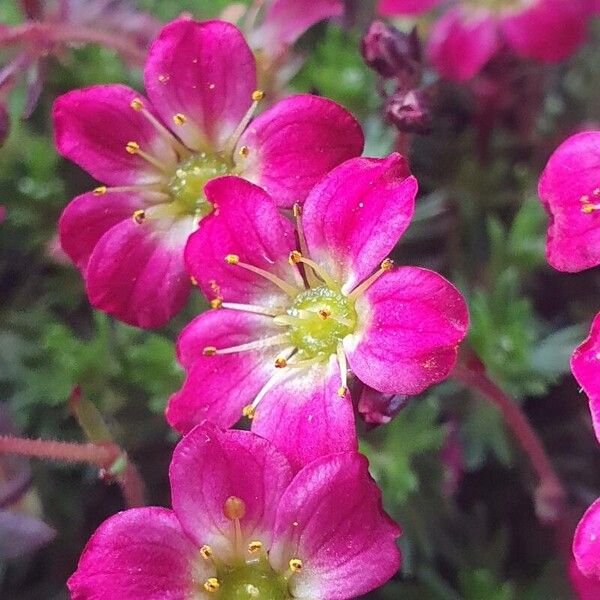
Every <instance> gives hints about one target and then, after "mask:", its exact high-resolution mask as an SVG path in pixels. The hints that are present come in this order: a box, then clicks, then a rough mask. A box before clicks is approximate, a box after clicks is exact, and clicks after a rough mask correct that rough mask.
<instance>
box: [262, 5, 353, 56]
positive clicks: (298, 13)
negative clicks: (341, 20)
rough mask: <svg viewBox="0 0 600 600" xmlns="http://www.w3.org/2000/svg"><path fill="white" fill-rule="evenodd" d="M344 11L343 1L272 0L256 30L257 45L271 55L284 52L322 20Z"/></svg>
mask: <svg viewBox="0 0 600 600" xmlns="http://www.w3.org/2000/svg"><path fill="white" fill-rule="evenodd" d="M343 14H344V5H343V3H342V1H341V0H311V1H310V2H298V0H273V2H270V3H269V5H268V8H267V11H266V14H265V18H264V21H263V23H262V25H261V27H260V28H259V30H258V31H257V32H256V35H255V38H256V42H257V43H256V45H257V46H258V47H259V48H262V49H264V50H266V51H267V52H268V53H269V54H277V53H278V52H283V51H285V49H286V47H287V46H291V45H292V44H294V43H295V42H296V40H297V39H298V38H299V37H300V36H301V35H302V34H303V33H304V32H306V31H308V29H310V28H311V27H312V26H313V25H315V24H316V23H318V22H319V21H322V20H323V19H329V18H330V17H340V16H342V15H343Z"/></svg>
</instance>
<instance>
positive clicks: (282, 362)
mask: <svg viewBox="0 0 600 600" xmlns="http://www.w3.org/2000/svg"><path fill="white" fill-rule="evenodd" d="M275 367H276V368H277V369H285V367H287V360H286V359H285V358H284V357H283V356H278V357H277V358H276V359H275Z"/></svg>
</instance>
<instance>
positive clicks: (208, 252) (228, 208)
mask: <svg viewBox="0 0 600 600" xmlns="http://www.w3.org/2000/svg"><path fill="white" fill-rule="evenodd" d="M205 194H206V197H207V198H208V199H209V200H210V202H212V203H213V204H214V205H215V210H214V211H213V212H212V214H210V215H209V216H208V217H205V218H204V219H202V221H201V223H200V227H199V229H198V231H197V232H196V233H195V234H194V235H193V236H192V237H191V238H190V241H189V242H188V245H187V247H186V249H185V259H186V265H187V268H188V271H189V272H190V274H191V275H193V276H194V277H195V278H196V279H197V280H198V284H199V286H200V288H201V290H202V291H203V292H204V294H205V295H206V296H207V297H208V298H209V299H212V298H222V299H225V300H227V301H229V302H257V303H259V304H261V306H274V305H282V304H283V305H285V303H286V302H287V301H286V300H285V298H287V296H286V294H285V293H284V292H283V291H282V290H281V289H280V288H278V287H277V286H276V285H274V284H273V283H272V282H271V281H268V280H267V279H265V278H264V277H261V276H260V275H257V274H255V273H251V272H249V271H248V270H246V269H244V268H243V267H240V266H238V265H232V264H228V263H227V262H226V261H225V257H226V256H227V255H236V256H238V257H239V260H240V261H241V262H245V263H248V264H250V265H253V266H255V267H259V268H261V269H263V270H265V271H268V272H269V273H271V274H273V275H277V276H278V277H280V278H281V279H283V280H284V281H286V282H288V283H289V284H290V285H292V286H296V287H298V289H300V287H302V280H301V278H300V275H299V273H298V270H297V269H296V268H294V267H291V266H290V265H289V263H288V257H289V254H290V252H291V251H292V250H294V249H295V247H296V242H295V238H294V228H293V227H292V224H291V223H290V221H289V220H287V219H285V218H284V217H283V216H282V215H281V214H280V213H279V211H278V210H277V206H275V203H274V202H273V200H272V199H271V198H270V197H269V195H268V194H267V193H266V192H265V191H264V190H262V189H261V188H259V187H258V186H256V185H253V184H251V183H250V182H248V181H245V180H244V179H241V178H239V177H220V178H218V179H213V180H212V181H209V182H208V184H207V185H206V187H205Z"/></svg>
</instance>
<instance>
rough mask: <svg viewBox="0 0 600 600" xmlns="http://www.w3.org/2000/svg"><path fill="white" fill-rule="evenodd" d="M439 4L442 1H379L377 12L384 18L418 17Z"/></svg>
mask: <svg viewBox="0 0 600 600" xmlns="http://www.w3.org/2000/svg"><path fill="white" fill-rule="evenodd" d="M441 3H442V0H379V4H378V5H377V12H378V14H380V15H382V16H384V17H393V16H394V15H420V14H422V13H425V12H427V11H429V10H431V9H432V8H435V7H436V6H437V5H438V4H441Z"/></svg>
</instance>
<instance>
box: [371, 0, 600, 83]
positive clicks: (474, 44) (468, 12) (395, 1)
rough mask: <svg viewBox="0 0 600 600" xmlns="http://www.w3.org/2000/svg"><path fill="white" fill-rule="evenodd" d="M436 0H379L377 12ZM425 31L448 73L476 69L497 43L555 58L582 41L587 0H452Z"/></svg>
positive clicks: (409, 9) (467, 74) (410, 9)
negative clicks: (494, 0) (429, 30)
mask: <svg viewBox="0 0 600 600" xmlns="http://www.w3.org/2000/svg"><path fill="white" fill-rule="evenodd" d="M440 4H442V2H441V0H380V2H379V13H380V14H382V15H399V14H408V15H410V14H421V13H424V12H427V11H429V10H431V9H432V8H434V7H436V6H438V5H440ZM449 5H450V6H449V8H448V10H446V12H445V13H444V14H443V15H442V16H441V17H440V18H439V19H438V20H437V21H436V23H435V24H434V26H433V30H432V32H431V37H430V40H429V45H428V55H429V58H430V60H431V61H432V63H433V64H434V65H435V67H436V68H437V69H438V71H439V72H440V73H441V74H442V75H443V76H444V77H447V78H448V79H454V80H457V81H463V80H466V79H470V78H471V77H473V76H474V75H476V74H477V73H478V72H479V71H480V70H481V68H482V67H483V66H484V65H485V64H486V63H487V62H488V60H490V58H492V56H493V55H494V54H496V52H497V51H498V50H499V49H500V48H501V47H502V45H504V44H506V45H508V46H509V47H510V48H511V49H512V50H514V52H516V54H518V55H519V56H522V57H523V58H533V59H536V60H540V61H543V62H558V61H561V60H563V59H565V58H567V57H568V56H569V55H571V54H572V53H573V52H574V51H575V50H576V49H577V47H578V46H579V45H580V44H581V43H583V41H584V40H585V36H586V31H587V19H588V17H589V13H590V8H589V5H588V0H571V1H565V0H502V1H499V2H494V3H490V2H484V1H483V0H482V1H481V2H473V1H472V0H453V1H452V2H449Z"/></svg>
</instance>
